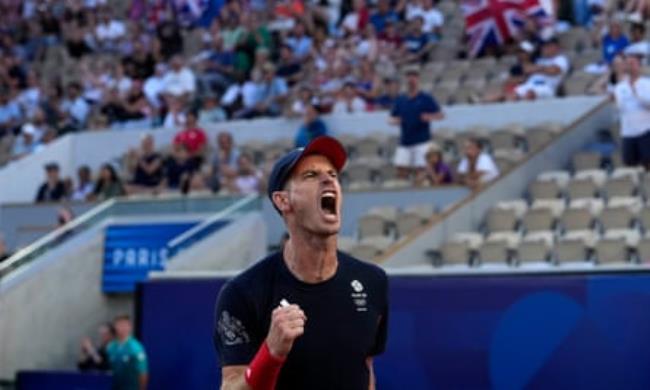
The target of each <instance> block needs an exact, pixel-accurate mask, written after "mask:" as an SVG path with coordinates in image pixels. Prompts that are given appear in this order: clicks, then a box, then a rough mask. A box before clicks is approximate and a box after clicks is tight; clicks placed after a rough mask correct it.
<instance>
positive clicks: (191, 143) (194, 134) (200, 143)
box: [174, 127, 208, 154]
mask: <svg viewBox="0 0 650 390" xmlns="http://www.w3.org/2000/svg"><path fill="white" fill-rule="evenodd" d="M206 142H208V138H207V137H206V136H205V131H203V129H201V128H200V127H194V128H191V129H185V130H183V131H181V132H179V133H178V134H176V136H175V137H174V145H183V146H185V149H187V151H188V152H189V153H190V154H196V153H198V152H199V151H200V150H201V149H203V147H204V146H205V143H206Z"/></svg>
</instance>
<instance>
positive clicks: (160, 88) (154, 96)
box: [143, 64, 166, 109]
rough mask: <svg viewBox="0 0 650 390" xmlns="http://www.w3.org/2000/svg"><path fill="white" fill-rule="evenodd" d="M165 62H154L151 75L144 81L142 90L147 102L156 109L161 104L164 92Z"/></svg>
mask: <svg viewBox="0 0 650 390" xmlns="http://www.w3.org/2000/svg"><path fill="white" fill-rule="evenodd" d="M165 70H166V67H165V64H156V70H155V73H154V74H153V75H151V76H150V77H148V78H147V80H145V82H144V86H143V91H144V95H145V96H146V97H147V100H148V101H149V104H151V105H152V106H153V107H155V108H156V109H158V108H160V106H161V105H162V95H163V93H164V92H165Z"/></svg>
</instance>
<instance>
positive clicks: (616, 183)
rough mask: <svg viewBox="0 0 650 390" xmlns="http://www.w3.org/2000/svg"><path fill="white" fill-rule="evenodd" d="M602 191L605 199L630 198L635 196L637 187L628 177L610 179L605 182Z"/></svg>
mask: <svg viewBox="0 0 650 390" xmlns="http://www.w3.org/2000/svg"><path fill="white" fill-rule="evenodd" d="M603 190H604V191H605V193H606V194H607V197H613V196H632V195H635V194H636V190H637V185H636V183H635V182H634V180H633V179H632V178H631V177H629V176H622V177H616V178H614V177H612V178H610V179H608V180H607V182H606V183H605V186H604V187H603Z"/></svg>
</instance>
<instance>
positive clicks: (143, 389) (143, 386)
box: [138, 373, 149, 390]
mask: <svg viewBox="0 0 650 390" xmlns="http://www.w3.org/2000/svg"><path fill="white" fill-rule="evenodd" d="M138 381H139V382H140V390H147V383H149V375H148V374H147V373H144V374H140V377H138Z"/></svg>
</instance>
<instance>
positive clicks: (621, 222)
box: [600, 206, 634, 230]
mask: <svg viewBox="0 0 650 390" xmlns="http://www.w3.org/2000/svg"><path fill="white" fill-rule="evenodd" d="M633 221H634V214H633V213H632V210H630V208H628V207H625V206H617V207H606V208H605V209H604V210H603V211H602V213H601V214H600V224H601V225H602V227H603V229H605V230H611V229H628V228H630V227H631V226H632V222H633Z"/></svg>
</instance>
